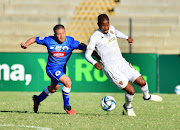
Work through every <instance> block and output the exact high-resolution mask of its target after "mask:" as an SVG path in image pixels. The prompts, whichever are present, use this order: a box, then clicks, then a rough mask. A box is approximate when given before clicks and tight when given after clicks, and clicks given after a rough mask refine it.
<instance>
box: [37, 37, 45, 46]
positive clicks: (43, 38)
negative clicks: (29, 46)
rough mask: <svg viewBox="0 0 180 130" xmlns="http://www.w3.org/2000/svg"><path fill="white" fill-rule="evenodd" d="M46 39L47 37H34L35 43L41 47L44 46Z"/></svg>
mask: <svg viewBox="0 0 180 130" xmlns="http://www.w3.org/2000/svg"><path fill="white" fill-rule="evenodd" d="M46 38H47V37H36V43H37V44H41V45H46Z"/></svg>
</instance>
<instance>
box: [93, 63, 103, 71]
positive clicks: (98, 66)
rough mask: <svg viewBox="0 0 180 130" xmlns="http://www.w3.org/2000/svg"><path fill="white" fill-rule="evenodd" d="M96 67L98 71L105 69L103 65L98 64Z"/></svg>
mask: <svg viewBox="0 0 180 130" xmlns="http://www.w3.org/2000/svg"><path fill="white" fill-rule="evenodd" d="M94 66H95V67H96V69H98V70H102V69H103V68H102V64H101V63H96V64H95V65H94Z"/></svg>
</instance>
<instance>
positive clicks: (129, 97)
mask: <svg viewBox="0 0 180 130" xmlns="http://www.w3.org/2000/svg"><path fill="white" fill-rule="evenodd" d="M133 97H134V95H130V94H128V93H127V92H126V94H125V106H126V108H131V107H132V104H131V102H132V100H133Z"/></svg>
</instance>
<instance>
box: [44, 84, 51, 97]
mask: <svg viewBox="0 0 180 130" xmlns="http://www.w3.org/2000/svg"><path fill="white" fill-rule="evenodd" d="M48 87H49V86H47V87H46V88H44V92H45V93H46V94H47V95H48V96H50V95H51V94H52V93H51V92H49V90H48Z"/></svg>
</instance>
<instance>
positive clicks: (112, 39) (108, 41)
mask: <svg viewBox="0 0 180 130" xmlns="http://www.w3.org/2000/svg"><path fill="white" fill-rule="evenodd" d="M114 40H116V38H115V37H112V38H111V39H109V40H107V41H106V42H105V43H106V44H109V43H111V42H112V41H114Z"/></svg>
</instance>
